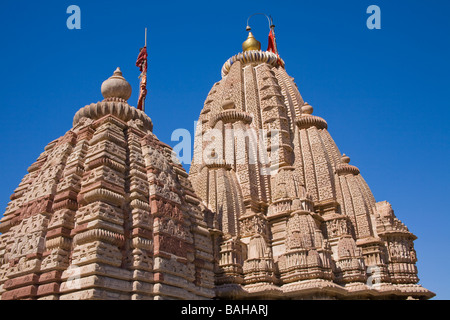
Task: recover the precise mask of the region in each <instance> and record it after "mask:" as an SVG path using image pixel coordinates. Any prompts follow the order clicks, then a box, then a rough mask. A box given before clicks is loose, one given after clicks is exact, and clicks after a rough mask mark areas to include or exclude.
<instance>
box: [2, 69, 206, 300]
mask: <svg viewBox="0 0 450 320" xmlns="http://www.w3.org/2000/svg"><path fill="white" fill-rule="evenodd" d="M112 78H113V81H109V80H110V79H108V80H107V81H105V83H104V85H103V86H102V93H103V95H104V97H105V100H103V101H102V102H98V103H96V104H91V105H89V106H86V107H84V108H82V109H81V110H80V111H78V112H77V114H76V115H75V117H74V124H73V128H72V129H71V130H69V131H68V132H67V133H66V134H65V135H64V136H63V137H61V138H59V139H57V140H55V141H52V142H50V143H49V144H48V145H47V146H46V147H45V151H44V152H43V153H42V154H41V155H40V156H39V158H38V159H37V161H36V162H35V163H34V164H32V165H31V166H30V167H29V168H28V174H27V175H26V176H25V177H24V178H23V180H22V182H21V183H20V185H19V187H18V188H17V189H16V190H15V191H14V194H13V195H12V196H11V202H10V203H9V204H8V207H7V209H6V212H5V214H4V217H3V218H2V220H1V223H0V231H1V232H2V234H1V235H0V294H1V299H2V300H8V299H209V298H212V297H213V296H214V290H213V286H214V273H213V263H212V259H213V257H212V245H211V241H210V236H209V232H208V230H207V228H206V224H205V223H204V222H203V213H202V210H203V209H202V207H201V205H199V203H200V201H199V199H198V198H197V196H196V195H195V193H194V192H193V189H192V187H191V184H190V182H189V180H188V175H187V173H186V172H185V171H184V169H183V168H182V167H181V166H180V165H179V164H176V163H173V162H172V153H173V151H172V149H171V148H170V147H169V146H167V145H166V144H164V143H162V142H160V141H159V140H158V139H157V138H156V136H155V135H154V134H153V133H152V122H151V120H150V118H149V117H148V116H147V115H145V113H143V112H141V111H140V110H137V109H136V108H134V107H131V106H129V105H128V104H127V102H126V99H127V98H128V97H129V94H131V88H129V87H128V86H127V85H126V83H125V82H126V80H125V79H123V77H122V76H121V73H120V70H116V72H115V73H114V76H113V77H112Z"/></svg>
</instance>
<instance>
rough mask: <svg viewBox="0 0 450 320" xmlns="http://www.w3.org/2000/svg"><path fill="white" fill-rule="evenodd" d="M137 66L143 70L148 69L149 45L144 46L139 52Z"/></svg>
mask: <svg viewBox="0 0 450 320" xmlns="http://www.w3.org/2000/svg"><path fill="white" fill-rule="evenodd" d="M136 67H139V70H141V72H146V71H147V47H143V48H142V49H141V51H140V52H139V56H138V58H137V60H136Z"/></svg>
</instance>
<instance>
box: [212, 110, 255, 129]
mask: <svg viewBox="0 0 450 320" xmlns="http://www.w3.org/2000/svg"><path fill="white" fill-rule="evenodd" d="M252 120H253V117H252V116H251V115H250V114H249V113H247V112H243V111H236V110H225V111H222V112H221V113H219V114H216V115H215V116H213V117H212V118H211V120H210V123H211V127H214V126H215V125H216V123H217V122H218V121H223V122H224V123H228V122H235V121H242V122H244V123H251V122H252Z"/></svg>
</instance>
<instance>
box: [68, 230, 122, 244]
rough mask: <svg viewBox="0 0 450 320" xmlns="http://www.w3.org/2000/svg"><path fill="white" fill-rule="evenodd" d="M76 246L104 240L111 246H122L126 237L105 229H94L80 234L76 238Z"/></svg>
mask: <svg viewBox="0 0 450 320" xmlns="http://www.w3.org/2000/svg"><path fill="white" fill-rule="evenodd" d="M73 240H74V242H75V244H83V243H87V242H91V241H96V240H103V241H106V242H108V243H110V244H113V245H117V246H120V245H122V244H123V243H124V241H125V239H124V236H123V235H121V234H119V233H116V232H112V231H109V230H104V229H93V230H89V231H86V232H83V233H79V234H77V235H75V237H74V239H73Z"/></svg>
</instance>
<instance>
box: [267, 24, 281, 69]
mask: <svg viewBox="0 0 450 320" xmlns="http://www.w3.org/2000/svg"><path fill="white" fill-rule="evenodd" d="M267 51H270V52H273V53H275V54H276V55H277V63H278V64H279V65H280V66H282V67H283V68H284V65H283V62H282V61H281V58H280V55H279V54H278V49H277V42H276V40H275V32H274V31H273V29H270V32H269V44H268V46H267Z"/></svg>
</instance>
